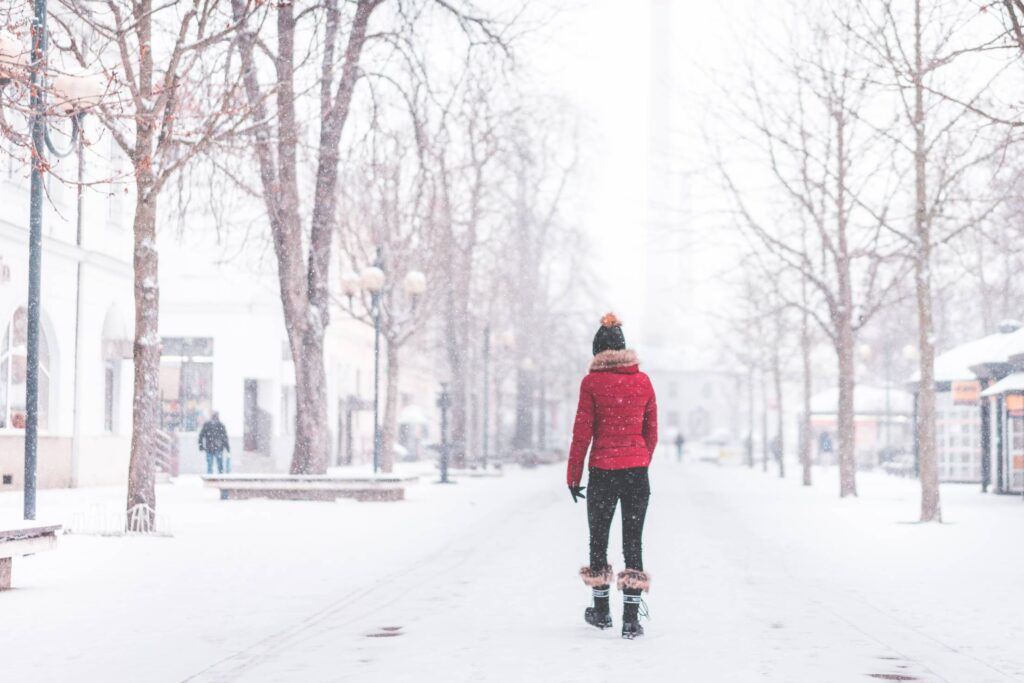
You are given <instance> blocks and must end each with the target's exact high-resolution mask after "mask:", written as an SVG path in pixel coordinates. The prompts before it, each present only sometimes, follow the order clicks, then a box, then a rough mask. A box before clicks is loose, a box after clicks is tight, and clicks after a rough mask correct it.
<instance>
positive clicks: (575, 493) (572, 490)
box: [569, 486, 587, 503]
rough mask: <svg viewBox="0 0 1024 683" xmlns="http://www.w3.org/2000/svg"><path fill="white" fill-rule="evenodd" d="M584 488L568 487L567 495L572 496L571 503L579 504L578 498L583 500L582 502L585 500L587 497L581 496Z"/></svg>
mask: <svg viewBox="0 0 1024 683" xmlns="http://www.w3.org/2000/svg"><path fill="white" fill-rule="evenodd" d="M585 488H587V487H586V486H570V487H569V495H570V496H572V502H574V503H578V502H579V500H578V499H579V498H583V499H584V500H586V498H587V497H586V496H584V495H583V489H585Z"/></svg>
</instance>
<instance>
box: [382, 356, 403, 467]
mask: <svg viewBox="0 0 1024 683" xmlns="http://www.w3.org/2000/svg"><path fill="white" fill-rule="evenodd" d="M386 344H387V352H386V353H387V363H388V367H387V374H386V377H387V380H386V381H387V394H386V396H385V398H384V419H383V422H382V423H381V434H380V469H381V471H382V472H385V473H391V472H394V470H395V436H396V434H397V432H398V372H399V366H398V345H397V344H393V343H392V342H391V341H390V340H387V341H386Z"/></svg>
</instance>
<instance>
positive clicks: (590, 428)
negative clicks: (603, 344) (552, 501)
mask: <svg viewBox="0 0 1024 683" xmlns="http://www.w3.org/2000/svg"><path fill="white" fill-rule="evenodd" d="M591 443H593V447H592V448H591V449H590V466H591V467H592V468H597V469H601V470H621V469H627V468H631V467H647V466H649V465H650V464H651V456H652V455H653V453H654V447H655V446H656V445H657V444H658V406H657V402H656V400H655V395H654V387H653V386H652V385H651V380H650V379H649V378H648V377H647V375H646V374H644V373H642V372H640V365H639V360H638V359H637V356H636V353H634V352H633V351H630V350H629V349H622V350H607V351H601V352H599V353H597V354H596V355H595V356H594V360H593V362H592V363H591V364H590V373H589V374H588V375H587V376H586V377H584V378H583V382H582V384H581V385H580V402H579V407H578V408H577V409H576V422H575V424H574V425H573V431H572V446H571V447H570V449H569V467H568V472H567V476H566V479H567V480H568V484H569V486H579V485H580V480H581V479H582V478H583V464H584V460H585V459H586V456H587V448H588V447H589V446H590V445H591Z"/></svg>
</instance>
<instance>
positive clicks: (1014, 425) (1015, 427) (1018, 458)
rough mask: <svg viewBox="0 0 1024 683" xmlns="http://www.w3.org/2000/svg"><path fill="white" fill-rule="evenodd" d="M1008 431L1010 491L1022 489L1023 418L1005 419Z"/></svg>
mask: <svg viewBox="0 0 1024 683" xmlns="http://www.w3.org/2000/svg"><path fill="white" fill-rule="evenodd" d="M1007 423H1008V424H1007V428H1008V429H1009V431H1010V439H1009V441H1010V489H1011V490H1013V491H1020V490H1022V489H1024V418H1021V417H1010V418H1008V419H1007Z"/></svg>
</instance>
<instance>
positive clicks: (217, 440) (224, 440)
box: [199, 418, 231, 453]
mask: <svg viewBox="0 0 1024 683" xmlns="http://www.w3.org/2000/svg"><path fill="white" fill-rule="evenodd" d="M199 450H201V451H203V452H205V453H222V452H224V451H227V452H228V453H230V452H231V443H230V442H229V441H228V430H227V429H226V428H225V427H224V423H223V422H221V421H220V420H218V419H217V418H213V419H211V420H210V421H209V422H207V423H206V424H204V425H203V428H202V429H200V430H199Z"/></svg>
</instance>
